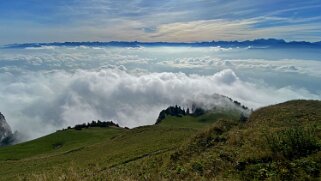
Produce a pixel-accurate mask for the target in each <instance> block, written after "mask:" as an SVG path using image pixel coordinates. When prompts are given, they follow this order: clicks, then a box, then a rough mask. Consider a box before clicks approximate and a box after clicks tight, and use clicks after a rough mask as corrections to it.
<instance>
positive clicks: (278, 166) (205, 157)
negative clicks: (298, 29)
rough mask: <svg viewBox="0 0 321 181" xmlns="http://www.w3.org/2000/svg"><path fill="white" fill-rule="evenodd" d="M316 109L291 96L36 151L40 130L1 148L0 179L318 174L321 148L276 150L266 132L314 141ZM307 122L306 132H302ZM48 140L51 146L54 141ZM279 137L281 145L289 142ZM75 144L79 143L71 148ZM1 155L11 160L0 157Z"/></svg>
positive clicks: (319, 138) (320, 105)
mask: <svg viewBox="0 0 321 181" xmlns="http://www.w3.org/2000/svg"><path fill="white" fill-rule="evenodd" d="M320 110H321V102H320V101H290V102H286V103H282V104H279V105H274V106H269V107H266V108H262V109H260V110H257V111H255V112H254V113H253V114H252V115H251V117H250V119H249V121H248V122H246V123H240V122H238V121H237V119H236V118H237V116H238V114H236V113H228V114H215V113H213V112H212V113H208V114H206V115H203V116H201V117H191V116H186V117H181V118H178V117H171V116H168V117H166V119H165V120H164V121H163V122H162V123H161V124H159V125H156V126H145V127H140V128H135V129H132V130H119V132H117V131H116V132H113V133H111V132H109V131H110V130H108V129H102V130H94V131H93V132H96V131H97V132H100V133H101V131H103V130H104V131H106V133H103V134H106V137H104V136H103V137H100V138H97V137H96V136H94V135H93V136H92V138H91V139H96V141H93V142H86V141H84V142H83V143H84V144H83V145H82V144H80V145H77V144H74V145H73V144H71V143H69V141H68V144H67V141H66V147H65V148H64V146H63V147H60V148H58V149H53V148H52V146H51V147H50V144H49V145H47V148H48V147H50V148H51V149H47V150H45V151H39V149H40V148H38V147H39V145H40V144H41V141H39V140H41V139H45V138H46V137H45V138H41V139H38V140H35V141H31V142H28V143H25V144H24V145H16V146H12V147H7V148H2V149H0V160H2V161H0V178H1V179H3V180H8V179H9V180H10V179H12V180H15V179H16V178H17V176H18V177H19V175H17V173H20V178H27V179H31V180H34V179H37V180H57V178H58V177H59V178H61V179H66V180H82V179H83V180H99V179H101V178H104V179H106V178H107V179H115V180H126V179H130V180H159V179H167V180H179V179H184V180H186V179H187V180H202V179H203V180H204V179H209V178H210V179H218V180H250V179H256V180H264V179H267V180H280V179H282V180H304V179H305V180H313V179H315V180H318V178H320V170H321V151H320V148H321V147H318V148H313V149H311V151H310V152H307V153H305V152H304V154H305V155H295V156H293V157H287V156H284V155H283V152H282V151H284V150H281V151H279V152H278V151H273V150H272V149H271V144H269V143H268V142H267V138H269V137H270V136H271V135H278V134H279V133H284V131H285V133H288V132H287V130H303V131H301V132H299V133H304V135H305V136H304V137H303V138H302V140H303V143H304V142H305V141H309V139H313V141H316V142H317V143H318V144H319V145H320V143H321V112H320ZM221 118H223V119H221ZM311 129H313V136H312V137H311V136H309V135H310V134H305V133H306V131H307V130H311ZM83 131H84V130H82V131H80V132H76V131H75V134H82V132H83ZM86 131H89V132H90V131H91V130H90V129H89V130H86ZM296 133H297V132H296ZM307 133H310V132H307ZM57 134H66V135H65V136H67V135H69V132H66V133H62V132H59V133H55V134H52V135H50V136H48V138H50V137H52V138H53V136H55V135H57ZM97 134H98V133H97ZM107 135H109V136H107ZM281 135H283V136H284V135H285V134H281ZM306 135H307V136H306ZM286 136H287V135H285V137H286ZM67 137H68V136H67ZM94 137H95V138H94ZM292 137H293V135H292ZM292 137H291V134H290V138H292ZM48 138H46V139H48ZM286 138H287V137H286ZM296 139H297V135H295V134H294V140H296ZM53 140H54V141H53V142H50V143H51V145H52V143H55V142H56V139H55V138H53ZM281 140H282V137H281ZM285 140H286V139H285ZM294 140H291V139H290V141H294ZM286 141H288V140H286ZM75 142H77V141H75ZM284 143H287V144H283V143H282V145H290V144H289V142H284ZM43 144H46V142H44V143H43ZM30 145H35V148H37V149H36V150H37V152H38V153H37V154H36V155H28V154H30V152H26V153H23V154H20V156H15V155H16V153H14V152H19V151H18V150H21V152H24V150H25V149H26V148H28V147H29V148H30V147H33V146H30ZM67 145H69V147H67ZM76 145H77V146H76ZM304 146H305V145H304ZM79 147H81V148H82V149H77V148H79ZM18 148H19V149H18ZM304 148H305V147H304ZM59 149H61V150H60V151H59ZM282 149H283V147H282ZM287 149H288V148H286V151H289V150H287ZM291 151H293V150H290V152H291ZM11 153H12V154H11ZM18 155H19V154H18ZM8 158H10V159H17V158H18V160H6V159H8ZM21 158H22V159H21Z"/></svg>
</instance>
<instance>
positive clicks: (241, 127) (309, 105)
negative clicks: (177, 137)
mask: <svg viewBox="0 0 321 181" xmlns="http://www.w3.org/2000/svg"><path fill="white" fill-rule="evenodd" d="M320 110H321V102H320V101H304V100H297V101H289V102H286V103H282V104H278V105H273V106H269V107H265V108H261V109H259V110H257V111H255V112H253V114H252V115H251V116H250V118H249V120H248V121H247V122H245V123H237V124H236V123H235V122H230V121H220V122H216V123H214V125H212V127H211V128H208V129H207V130H205V131H203V132H200V133H199V134H197V135H196V136H194V137H193V138H192V139H191V140H190V141H188V142H187V143H185V144H183V145H182V146H181V147H180V148H179V149H178V150H176V151H175V152H174V153H172V154H171V155H170V156H169V161H168V164H167V166H166V167H165V168H166V169H164V170H163V175H164V177H166V178H167V177H168V178H175V179H186V178H193V179H196V180H198V179H208V178H212V179H213V178H216V179H218V180H313V179H315V180H317V179H320V170H321V112H320Z"/></svg>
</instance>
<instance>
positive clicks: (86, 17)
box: [0, 0, 321, 44]
mask: <svg viewBox="0 0 321 181" xmlns="http://www.w3.org/2000/svg"><path fill="white" fill-rule="evenodd" d="M0 24H1V26H0V44H7V43H23V42H53V41H111V40H123V41H134V40H138V41H177V42H191V41H210V40H246V39H256V38H282V39H286V40H306V41H320V40H321V38H320V37H321V0H309V1H302V0H300V1H298V0H270V1H253V0H238V1H227V0H163V1H154V0H132V1H129V0H128V1H125V0H86V1H85V0H46V1H43V0H23V1H22V0H10V1H9V0H2V1H1V3H0Z"/></svg>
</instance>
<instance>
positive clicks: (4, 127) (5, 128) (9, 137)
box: [0, 112, 14, 146]
mask: <svg viewBox="0 0 321 181" xmlns="http://www.w3.org/2000/svg"><path fill="white" fill-rule="evenodd" d="M13 142H14V134H13V133H12V131H11V128H10V126H9V124H8V123H7V121H6V118H5V117H4V115H3V114H1V112H0V146H4V145H8V144H11V143H13Z"/></svg>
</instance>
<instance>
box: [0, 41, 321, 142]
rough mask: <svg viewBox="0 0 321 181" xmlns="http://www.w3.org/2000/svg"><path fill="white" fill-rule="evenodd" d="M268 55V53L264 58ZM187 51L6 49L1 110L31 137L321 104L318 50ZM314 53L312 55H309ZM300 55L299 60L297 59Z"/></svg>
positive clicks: (1, 58) (0, 69) (0, 73)
mask: <svg viewBox="0 0 321 181" xmlns="http://www.w3.org/2000/svg"><path fill="white" fill-rule="evenodd" d="M266 51H268V52H266ZM282 51H290V50H281V51H276V50H270V51H269V50H265V51H263V50H250V49H240V48H233V49H231V48H230V49H226V48H220V47H214V48H208V47H207V48H187V47H185V48H184V47H176V48H174V47H158V48H102V47H39V48H28V49H2V50H0V53H1V54H0V100H1V102H0V111H1V112H2V113H3V114H4V115H5V116H6V118H7V121H8V123H9V124H10V125H11V126H12V128H13V130H18V131H19V132H21V133H22V134H24V135H25V139H32V138H36V137H39V136H43V135H45V134H48V133H51V132H54V131H56V130H57V129H62V128H65V127H67V126H73V125H75V124H78V123H84V122H89V121H91V120H98V119H99V120H104V121H105V120H112V121H115V122H117V123H119V124H120V125H121V126H127V127H136V126H141V125H149V124H154V123H155V121H156V118H157V116H158V114H159V112H160V110H162V109H164V108H166V107H167V106H169V105H176V104H177V105H181V106H184V107H189V106H191V104H193V103H195V102H196V103H197V102H199V103H202V104H204V105H212V104H213V101H214V100H213V99H209V97H211V96H212V95H214V94H222V95H226V96H228V97H231V98H233V99H235V100H237V101H239V102H241V103H243V104H245V105H246V106H248V107H250V108H254V109H256V108H259V107H262V106H266V105H270V104H275V103H280V102H283V101H287V100H291V99H321V83H320V82H321V81H320V80H321V73H320V71H319V68H320V67H321V61H320V60H319V59H318V57H320V56H318V53H316V52H318V51H316V52H312V53H311V52H309V54H308V53H306V54H307V56H303V57H302V55H301V54H304V53H305V52H304V51H305V50H301V51H303V52H302V53H301V54H297V50H291V51H294V52H293V54H292V53H289V56H285V55H286V54H285V53H284V52H282ZM309 51H311V50H309ZM296 57H297V58H296Z"/></svg>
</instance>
